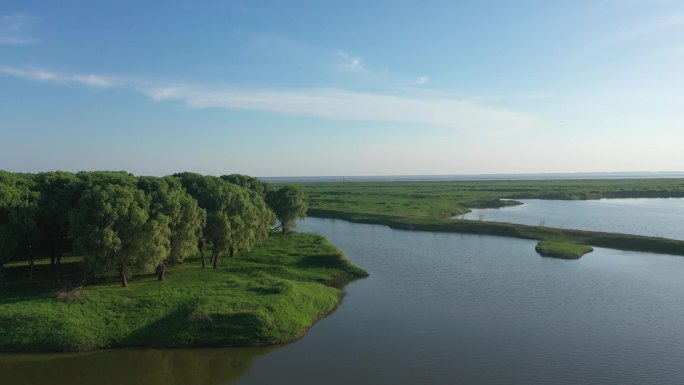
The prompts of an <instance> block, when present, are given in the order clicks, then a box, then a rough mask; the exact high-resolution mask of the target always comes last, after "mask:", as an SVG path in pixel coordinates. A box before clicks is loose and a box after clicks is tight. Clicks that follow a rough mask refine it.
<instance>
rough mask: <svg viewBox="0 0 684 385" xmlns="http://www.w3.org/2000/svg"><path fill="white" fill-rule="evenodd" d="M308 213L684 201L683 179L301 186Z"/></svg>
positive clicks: (401, 213) (443, 214)
mask: <svg viewBox="0 0 684 385" xmlns="http://www.w3.org/2000/svg"><path fill="white" fill-rule="evenodd" d="M301 186H302V188H303V189H304V191H305V192H306V195H307V198H308V200H309V208H311V209H313V210H314V211H316V210H326V211H338V212H345V213H354V214H375V215H385V216H395V217H427V218H448V217H451V216H453V215H456V214H463V213H466V212H468V211H469V209H472V208H487V207H502V206H506V205H514V204H516V202H514V201H501V200H500V199H512V200H515V199H568V200H569V199H600V198H658V197H660V198H669V197H684V179H610V180H542V181H529V180H518V181H455V182H358V183H306V184H302V185H301Z"/></svg>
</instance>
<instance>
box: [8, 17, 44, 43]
mask: <svg viewBox="0 0 684 385" xmlns="http://www.w3.org/2000/svg"><path fill="white" fill-rule="evenodd" d="M37 20H38V19H37V18H36V17H33V16H29V15H26V14H23V13H12V14H8V15H2V16H0V45H24V44H34V43H37V42H38V41H37V40H36V39H34V38H33V37H31V36H28V35H27V29H28V27H29V26H30V25H31V24H33V23H35V22H36V21H37Z"/></svg>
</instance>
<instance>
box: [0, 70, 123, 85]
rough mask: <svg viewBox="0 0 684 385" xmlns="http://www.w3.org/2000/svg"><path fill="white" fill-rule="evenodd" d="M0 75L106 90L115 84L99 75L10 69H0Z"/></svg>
mask: <svg viewBox="0 0 684 385" xmlns="http://www.w3.org/2000/svg"><path fill="white" fill-rule="evenodd" d="M0 73H3V74H5V75H10V76H13V77H17V78H21V79H26V80H31V81H37V82H46V83H58V84H78V85H83V86H89V87H98V88H107V87H112V86H114V85H115V82H114V81H113V80H112V79H110V78H107V77H104V76H100V75H63V74H57V73H54V72H48V71H43V70H39V69H21V68H12V67H0Z"/></svg>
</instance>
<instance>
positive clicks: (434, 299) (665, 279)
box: [0, 219, 684, 385]
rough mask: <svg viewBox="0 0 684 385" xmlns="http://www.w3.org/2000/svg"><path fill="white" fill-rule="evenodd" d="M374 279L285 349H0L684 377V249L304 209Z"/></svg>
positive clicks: (59, 375)
mask: <svg viewBox="0 0 684 385" xmlns="http://www.w3.org/2000/svg"><path fill="white" fill-rule="evenodd" d="M301 230H304V231H310V232H318V233H320V234H323V235H325V236H326V237H328V238H329V239H330V240H331V241H332V242H333V243H334V244H336V245H337V246H338V247H340V248H341V249H342V250H343V251H344V252H345V253H347V255H348V256H349V257H350V258H351V259H352V260H353V261H354V262H355V263H357V264H359V265H361V266H364V267H365V268H366V269H367V270H368V271H369V272H370V273H371V277H369V278H367V279H363V280H360V281H356V282H354V283H351V284H350V285H348V286H347V288H346V291H347V295H346V297H345V299H344V303H343V304H342V306H341V307H340V308H339V309H338V310H337V311H336V312H335V313H333V314H332V315H331V316H330V317H327V318H325V319H323V320H322V321H320V322H319V323H318V324H317V325H316V326H315V327H314V328H313V329H312V330H311V331H310V333H309V334H307V335H306V336H305V337H304V338H303V339H302V340H300V341H297V342H295V343H293V344H290V345H287V346H284V347H279V348H264V349H213V350H171V351H158V350H123V351H110V352H98V353H92V354H84V355H67V356H50V355H44V356H5V357H2V356H0V383H1V384H3V385H5V384H7V385H10V384H12V385H22V384H46V385H50V384H55V385H56V384H74V385H77V384H84V385H85V384H88V385H91V384H126V385H133V384H148V385H162V384H163V385H173V384H197V385H201V384H207V385H208V384H216V385H219V384H222V385H224V384H262V385H264V384H298V385H306V384H316V385H319V384H374V385H375V384H525V385H528V384H529V385H535V384H550V383H553V384H640V385H641V384H652V385H658V384H681V383H682V378H684V366H683V365H682V362H684V333H682V325H683V324H684V279H682V277H684V259H682V258H681V257H673V256H663V255H655V254H646V253H632V252H623V251H615V250H606V249H596V251H595V252H594V253H591V254H589V255H587V256H585V257H584V258H582V259H581V260H578V261H567V260H558V259H547V258H542V257H540V256H538V255H537V254H536V253H535V252H534V245H535V243H534V242H532V241H527V240H519V239H510V238H498V237H488V236H475V235H460V234H437V233H427V232H407V231H400V230H392V229H389V228H387V227H383V226H374V225H362V224H351V223H348V222H344V221H338V220H325V219H308V220H306V221H305V222H304V223H303V224H302V225H301Z"/></svg>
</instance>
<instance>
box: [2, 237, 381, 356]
mask: <svg viewBox="0 0 684 385" xmlns="http://www.w3.org/2000/svg"><path fill="white" fill-rule="evenodd" d="M75 264H77V262H73V265H74V266H72V267H75ZM66 267H68V266H65V268H66ZM26 268H27V267H26V266H15V267H12V268H10V269H12V270H14V272H13V273H14V276H15V277H17V276H23V275H24V273H25V271H24V270H25V269H26ZM48 269H49V265H44V266H43V267H42V270H44V272H45V273H48ZM168 273H169V278H168V279H167V280H165V281H163V282H161V283H160V282H158V281H156V279H155V278H156V276H155V275H154V274H151V275H148V276H144V277H141V279H138V280H135V281H132V282H131V285H130V287H129V288H120V287H118V286H117V285H116V283H112V282H96V283H91V284H89V285H87V286H85V289H84V290H83V291H82V294H79V295H78V298H77V299H70V300H59V299H58V298H56V297H55V293H56V290H57V289H58V286H60V285H59V284H54V283H47V282H44V283H45V288H43V289H42V290H41V291H40V292H35V291H31V290H30V286H29V285H28V282H24V281H10V282H9V283H8V284H6V285H5V286H4V287H3V288H2V291H3V294H7V295H6V296H4V298H0V327H2V329H3V333H2V335H0V354H6V355H18V354H28V355H31V354H36V355H40V354H60V353H76V354H78V353H88V352H97V351H107V350H119V349H201V348H217V349H220V348H249V347H268V346H274V347H275V346H278V345H284V344H288V343H292V342H294V341H297V340H299V339H301V338H303V337H304V336H305V335H306V334H307V333H308V332H309V330H311V328H312V327H313V326H314V325H315V324H316V323H318V322H319V321H320V320H322V319H323V318H325V317H327V316H329V315H330V314H332V313H333V312H335V310H337V309H338V308H339V307H340V306H341V305H342V303H343V301H344V297H345V292H344V287H345V286H346V285H347V284H349V283H351V282H353V281H355V280H357V279H361V278H364V277H367V276H368V273H367V272H366V271H365V270H363V269H361V268H360V267H358V266H356V265H354V264H352V263H351V262H350V261H349V260H348V259H347V258H346V256H345V255H344V254H342V252H341V251H340V250H339V249H337V248H336V247H335V246H334V245H332V244H331V243H330V242H328V241H327V240H326V239H325V238H324V237H321V236H320V235H316V234H307V233H295V234H289V235H287V236H285V237H281V236H279V235H278V236H273V237H272V239H271V240H270V242H267V243H266V245H265V246H264V247H263V248H261V249H259V248H257V249H255V250H254V251H253V252H251V253H246V254H243V255H238V256H236V257H234V258H225V262H224V266H222V267H220V268H219V269H204V270H203V269H201V267H200V266H199V265H198V262H197V261H196V260H193V261H192V262H186V263H184V264H182V265H179V266H178V267H176V268H174V269H171V268H170V269H169V271H168Z"/></svg>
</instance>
